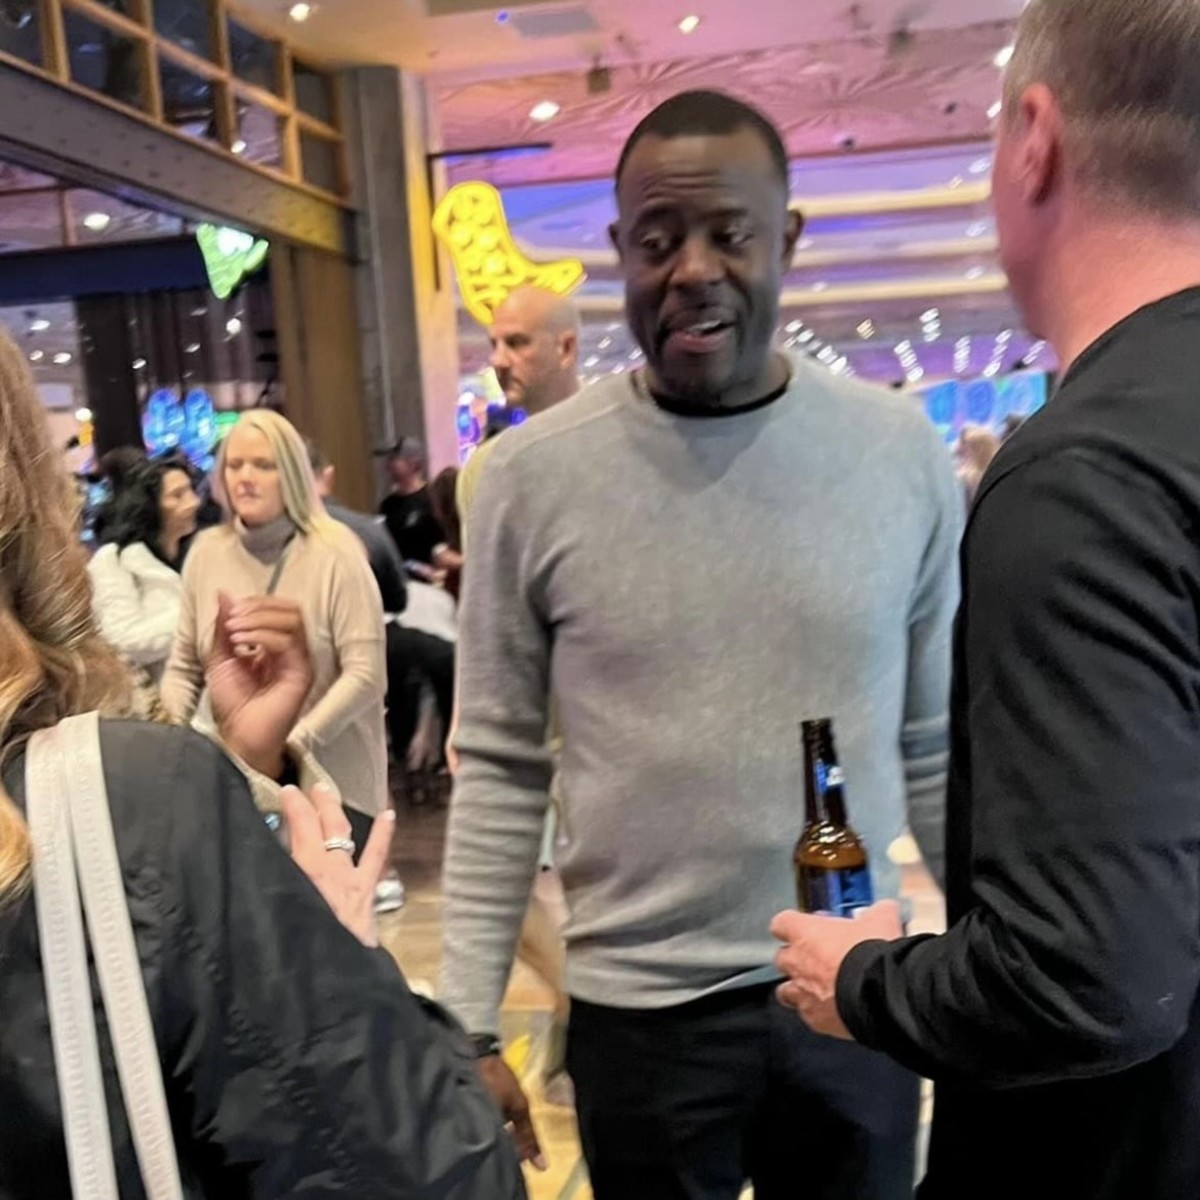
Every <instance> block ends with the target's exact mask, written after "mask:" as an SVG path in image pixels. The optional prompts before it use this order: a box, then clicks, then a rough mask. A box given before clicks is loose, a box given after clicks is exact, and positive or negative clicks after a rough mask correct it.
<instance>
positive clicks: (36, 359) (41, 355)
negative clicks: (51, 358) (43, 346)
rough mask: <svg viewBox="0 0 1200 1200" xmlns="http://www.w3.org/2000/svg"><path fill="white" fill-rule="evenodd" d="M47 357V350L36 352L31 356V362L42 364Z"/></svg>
mask: <svg viewBox="0 0 1200 1200" xmlns="http://www.w3.org/2000/svg"><path fill="white" fill-rule="evenodd" d="M45 357H46V352H45V350H34V351H33V353H32V354H30V356H29V361H30V362H41V361H42V359H43V358H45Z"/></svg>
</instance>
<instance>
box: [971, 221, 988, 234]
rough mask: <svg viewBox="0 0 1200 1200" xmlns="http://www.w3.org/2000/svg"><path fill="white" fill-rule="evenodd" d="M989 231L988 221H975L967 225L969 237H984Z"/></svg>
mask: <svg viewBox="0 0 1200 1200" xmlns="http://www.w3.org/2000/svg"><path fill="white" fill-rule="evenodd" d="M987 231H988V223H987V222H986V221H973V222H972V223H971V224H970V225H968V226H967V237H972V238H978V237H983V236H984V235H985V234H986V233H987Z"/></svg>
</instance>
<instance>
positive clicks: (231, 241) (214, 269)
mask: <svg viewBox="0 0 1200 1200" xmlns="http://www.w3.org/2000/svg"><path fill="white" fill-rule="evenodd" d="M196 241H197V242H198V243H199V245H200V253H201V254H203V255H204V268H205V270H206V271H207V272H208V285H209V287H211V288H212V290H213V295H214V296H216V297H217V299H218V300H227V299H228V298H229V297H230V296H231V295H232V294H233V292H234V289H235V288H237V286H238V284H240V283H241V282H242V280H243V279H245V278H246V276H247V275H250V274H252V273H253V272H255V271H257V270H258V268H259V267H261V266H262V265H263V263H264V262H266V259H267V251H268V250H269V249H270V248H271V247H270V243H268V242H267V241H266V240H265V239H264V238H256V237H254V236H253V235H252V234H249V233H243V232H242V231H241V230H240V229H230V228H229V227H228V226H227V225H201V226H200V227H199V228H198V229H197V230H196Z"/></svg>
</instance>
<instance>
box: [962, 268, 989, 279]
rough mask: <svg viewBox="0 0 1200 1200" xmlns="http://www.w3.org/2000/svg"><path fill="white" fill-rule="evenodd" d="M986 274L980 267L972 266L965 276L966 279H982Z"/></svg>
mask: <svg viewBox="0 0 1200 1200" xmlns="http://www.w3.org/2000/svg"><path fill="white" fill-rule="evenodd" d="M986 274H987V272H986V271H985V270H984V269H983V268H982V267H972V268H971V269H970V270H969V271H968V272H967V278H968V279H982V278H983V277H984V276H985V275H986Z"/></svg>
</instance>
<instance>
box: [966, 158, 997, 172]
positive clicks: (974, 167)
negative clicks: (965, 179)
mask: <svg viewBox="0 0 1200 1200" xmlns="http://www.w3.org/2000/svg"><path fill="white" fill-rule="evenodd" d="M991 169H992V160H991V159H990V158H977V159H976V160H975V161H974V162H973V163H972V164H971V165H970V166H969V167H968V168H967V170H968V171H970V172H971V174H972V175H986V174H987V173H988V172H989V171H990V170H991Z"/></svg>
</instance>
